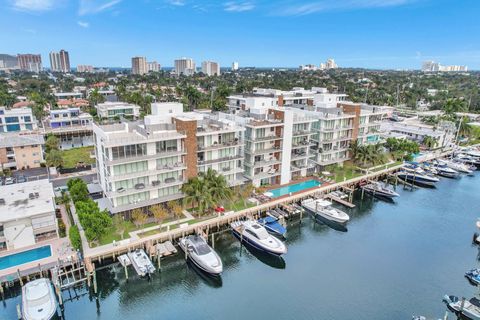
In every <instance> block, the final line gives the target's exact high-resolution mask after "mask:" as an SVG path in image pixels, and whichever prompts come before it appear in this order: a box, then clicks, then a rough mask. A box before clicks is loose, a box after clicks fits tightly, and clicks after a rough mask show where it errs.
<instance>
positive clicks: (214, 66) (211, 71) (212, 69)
mask: <svg viewBox="0 0 480 320" xmlns="http://www.w3.org/2000/svg"><path fill="white" fill-rule="evenodd" d="M202 72H203V73H204V74H206V75H207V76H219V75H220V64H218V62H213V61H203V62H202Z"/></svg>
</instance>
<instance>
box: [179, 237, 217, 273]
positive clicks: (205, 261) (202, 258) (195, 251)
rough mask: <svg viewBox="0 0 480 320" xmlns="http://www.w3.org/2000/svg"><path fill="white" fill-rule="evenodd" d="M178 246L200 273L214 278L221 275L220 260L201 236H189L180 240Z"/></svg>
mask: <svg viewBox="0 0 480 320" xmlns="http://www.w3.org/2000/svg"><path fill="white" fill-rule="evenodd" d="M178 245H179V246H180V248H181V249H182V250H183V252H186V254H187V257H188V258H189V259H190V261H192V262H193V264H194V265H196V266H197V267H198V268H199V269H201V270H202V271H204V272H206V273H208V274H211V275H214V276H217V275H219V274H220V273H222V271H223V264H222V260H221V259H220V257H219V256H218V254H217V253H216V252H215V250H213V249H212V248H211V247H210V246H209V245H208V244H207V242H206V241H205V239H204V238H202V237H201V236H199V235H190V236H187V237H184V238H181V239H180V240H179V241H178Z"/></svg>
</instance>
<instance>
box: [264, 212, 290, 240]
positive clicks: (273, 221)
mask: <svg viewBox="0 0 480 320" xmlns="http://www.w3.org/2000/svg"><path fill="white" fill-rule="evenodd" d="M257 221H258V223H260V224H261V225H262V226H264V227H265V229H267V231H268V232H270V233H271V234H273V235H276V236H280V237H285V233H287V229H286V228H285V227H284V226H282V225H281V224H280V222H278V219H277V218H275V217H271V216H266V217H265V218H260V219H258V220H257Z"/></svg>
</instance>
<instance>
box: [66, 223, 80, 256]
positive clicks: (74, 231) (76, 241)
mask: <svg viewBox="0 0 480 320" xmlns="http://www.w3.org/2000/svg"><path fill="white" fill-rule="evenodd" d="M68 236H69V238H70V243H71V244H72V246H73V247H74V248H75V249H77V250H79V249H81V248H82V240H81V239H80V232H79V231H78V227H77V226H72V227H71V228H70V230H69V231H68Z"/></svg>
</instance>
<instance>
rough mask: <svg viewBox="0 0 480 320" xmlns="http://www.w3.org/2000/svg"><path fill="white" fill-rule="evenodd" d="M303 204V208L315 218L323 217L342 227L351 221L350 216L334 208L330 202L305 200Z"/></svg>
mask: <svg viewBox="0 0 480 320" xmlns="http://www.w3.org/2000/svg"><path fill="white" fill-rule="evenodd" d="M301 203H302V206H303V207H304V208H305V209H306V210H307V211H309V212H310V213H311V214H313V215H314V216H315V217H321V218H324V219H326V220H328V221H331V222H335V223H338V224H342V225H343V224H346V223H347V222H348V221H349V220H350V217H349V216H348V214H346V213H345V212H343V211H342V210H340V209H337V208H334V207H333V206H332V203H331V202H330V201H328V200H324V199H311V198H310V199H306V200H303V201H302V202H301Z"/></svg>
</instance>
